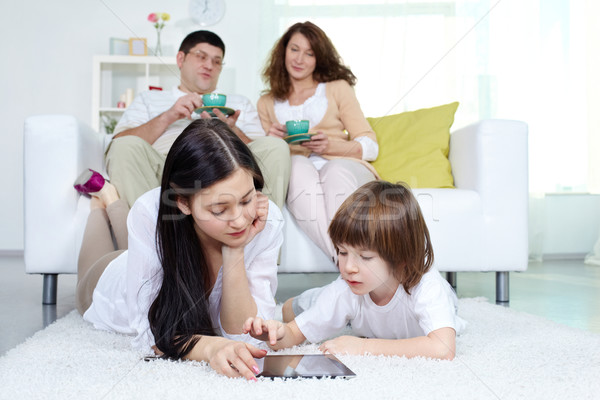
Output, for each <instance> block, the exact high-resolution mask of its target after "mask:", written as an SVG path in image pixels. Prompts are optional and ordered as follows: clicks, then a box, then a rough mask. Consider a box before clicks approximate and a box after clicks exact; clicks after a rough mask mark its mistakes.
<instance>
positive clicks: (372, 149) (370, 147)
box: [273, 82, 379, 169]
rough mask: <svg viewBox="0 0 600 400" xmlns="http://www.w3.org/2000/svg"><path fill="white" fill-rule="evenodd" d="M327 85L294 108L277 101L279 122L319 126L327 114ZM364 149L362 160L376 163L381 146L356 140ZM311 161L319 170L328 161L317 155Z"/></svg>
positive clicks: (368, 141)
mask: <svg viewBox="0 0 600 400" xmlns="http://www.w3.org/2000/svg"><path fill="white" fill-rule="evenodd" d="M325 89H326V83H325V82H321V83H319V84H318V85H317V89H316V90H315V94H313V95H312V96H311V97H309V98H308V99H306V101H305V102H304V103H302V104H299V105H295V106H292V105H290V102H289V101H288V100H287V99H286V100H285V101H281V100H275V102H274V105H273V108H274V110H275V116H276V117H277V120H278V121H280V122H282V123H285V121H290V120H295V119H306V120H308V121H309V126H310V127H313V126H317V125H318V124H319V123H320V122H321V120H322V119H323V116H325V112H326V111H327V104H328V102H327V95H326V91H325ZM354 140H355V141H357V142H358V143H360V146H361V147H362V159H363V160H365V161H374V160H375V159H376V158H377V155H378V154H379V145H378V144H377V142H375V141H374V140H373V139H371V138H369V137H367V136H361V137H358V138H356V139H354ZM309 158H310V159H311V161H312V162H313V164H315V166H316V167H317V169H320V168H321V167H322V166H323V165H324V164H325V163H326V162H327V160H326V159H325V158H323V157H321V156H319V155H317V154H311V155H310V157H309Z"/></svg>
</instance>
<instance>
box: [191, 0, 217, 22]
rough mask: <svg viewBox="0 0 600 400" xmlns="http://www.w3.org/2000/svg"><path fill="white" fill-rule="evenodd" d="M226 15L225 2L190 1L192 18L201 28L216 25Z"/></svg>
mask: <svg viewBox="0 0 600 400" xmlns="http://www.w3.org/2000/svg"><path fill="white" fill-rule="evenodd" d="M223 15H225V0H190V16H191V17H192V19H193V20H194V22H195V23H197V24H199V25H201V26H208V25H214V24H216V23H217V22H219V21H220V20H221V18H223Z"/></svg>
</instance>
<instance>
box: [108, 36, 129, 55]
mask: <svg viewBox="0 0 600 400" xmlns="http://www.w3.org/2000/svg"><path fill="white" fill-rule="evenodd" d="M110 54H113V55H121V56H126V55H128V54H129V40H127V39H119V38H114V37H111V38H110Z"/></svg>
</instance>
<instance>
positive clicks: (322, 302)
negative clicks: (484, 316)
mask: <svg viewBox="0 0 600 400" xmlns="http://www.w3.org/2000/svg"><path fill="white" fill-rule="evenodd" d="M329 235H330V236H331V240H332V241H333V244H334V245H335V247H336V251H337V253H338V266H339V269H340V277H339V278H338V279H337V280H336V281H334V282H332V283H330V284H329V285H327V286H324V287H322V288H315V289H310V290H308V291H306V292H304V293H302V294H301V295H300V296H298V297H296V298H293V299H290V300H288V301H286V303H285V304H284V309H283V311H284V313H283V315H284V321H285V322H287V323H282V322H280V321H275V320H268V321H265V320H263V319H261V318H258V317H251V318H248V319H247V320H246V322H245V323H244V327H243V332H244V333H250V334H251V335H252V336H253V337H255V338H257V339H260V340H263V341H268V345H269V347H271V348H272V349H275V350H277V349H282V348H286V347H291V346H294V345H298V344H300V343H302V342H304V341H305V340H308V341H309V342H312V343H316V342H321V341H323V340H325V339H327V338H330V337H333V336H334V335H335V334H337V333H339V332H340V331H341V330H342V329H343V328H344V327H345V326H346V325H347V323H348V322H350V323H351V326H352V332H353V334H355V335H356V336H340V337H337V338H334V339H331V340H327V341H326V342H324V343H323V344H322V345H321V346H320V350H321V351H323V352H326V353H327V352H328V353H348V354H366V353H369V354H383V355H398V356H406V357H415V356H423V357H430V358H439V359H447V360H452V359H453V358H454V354H455V339H456V333H457V332H458V331H460V329H461V328H462V327H463V326H464V321H463V320H462V319H460V318H459V317H458V316H457V315H456V307H457V298H456V295H455V294H454V291H453V290H452V288H451V287H450V285H449V284H448V282H446V281H445V280H444V279H443V278H442V277H441V275H440V273H439V272H438V271H437V270H435V269H432V268H431V265H432V264H433V248H432V246H431V243H430V239H429V231H428V230H427V226H426V225H425V221H424V219H423V216H422V214H421V211H420V208H419V204H418V203H417V200H416V199H415V198H414V196H413V195H412V193H411V191H410V190H409V189H407V188H406V187H404V186H402V185H395V184H392V183H389V182H384V181H373V182H370V183H367V184H365V185H363V186H362V187H360V188H359V189H358V190H357V191H356V192H354V193H353V194H352V195H351V196H350V197H349V198H348V199H347V200H346V201H345V202H344V203H343V204H342V206H341V207H340V209H339V210H338V211H337V213H336V215H335V217H334V219H333V221H331V225H330V226H329ZM304 310H305V311H304ZM294 317H295V318H294ZM288 321H289V322H288Z"/></svg>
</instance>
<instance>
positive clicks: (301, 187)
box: [257, 22, 379, 260]
mask: <svg viewBox="0 0 600 400" xmlns="http://www.w3.org/2000/svg"><path fill="white" fill-rule="evenodd" d="M263 80H264V81H265V84H266V85H267V90H266V91H265V94H264V95H263V96H262V97H261V98H260V99H259V100H258V103H257V108H258V113H259V117H260V120H261V123H262V126H263V129H264V130H265V132H267V134H268V135H270V136H276V137H280V138H284V137H285V136H286V135H287V130H286V127H285V122H286V121H289V120H299V119H301V120H302V119H303V120H309V121H310V131H311V132H316V134H315V135H314V136H312V137H311V140H310V141H307V142H304V143H302V144H290V150H291V152H292V170H291V176H290V184H289V189H288V196H287V206H288V209H289V210H290V212H291V213H292V215H293V216H294V217H295V219H296V221H297V222H298V224H299V225H300V227H301V228H302V230H303V231H304V232H306V234H307V235H308V236H309V237H310V238H311V239H312V240H313V241H314V242H315V243H316V244H317V245H318V246H319V247H320V248H321V249H322V250H323V251H324V252H325V253H326V254H327V255H328V256H329V257H331V258H332V260H335V257H336V254H335V249H334V247H333V244H332V243H331V240H330V239H329V236H328V235H327V227H328V226H329V222H330V221H331V219H332V218H333V216H334V214H335V212H336V210H337V209H338V207H339V206H340V204H341V203H342V202H343V201H344V200H345V199H346V198H347V197H348V196H349V195H350V194H351V193H352V192H354V190H356V189H357V188H358V187H360V186H361V185H362V184H364V183H366V182H369V181H371V180H374V179H376V178H377V173H376V172H375V169H374V168H373V167H372V166H371V165H370V164H369V163H368V162H367V161H373V160H375V159H376V158H377V154H378V152H379V147H378V145H377V139H376V137H375V133H374V132H373V130H372V129H371V127H370V125H369V123H368V122H367V120H366V119H365V117H364V115H363V112H362V110H361V108H360V105H359V104H358V100H357V99H356V95H355V94H354V90H353V88H352V87H353V86H354V84H355V83H356V77H355V76H354V74H353V73H352V71H351V70H350V68H348V67H346V66H345V65H343V64H342V61H341V58H340V56H339V55H338V53H337V51H336V49H335V47H334V46H333V44H332V43H331V40H330V39H329V38H328V37H327V35H326V34H325V33H324V32H323V31H322V30H321V29H320V28H319V27H318V26H316V25H315V24H313V23H311V22H303V23H297V24H295V25H292V26H291V27H290V28H289V29H288V30H287V32H286V33H285V34H284V35H283V36H282V37H281V39H279V41H278V42H277V43H276V44H275V46H274V47H273V50H272V51H271V55H270V59H269V60H268V62H267V64H266V67H265V69H264V71H263ZM315 205H316V208H315Z"/></svg>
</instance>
